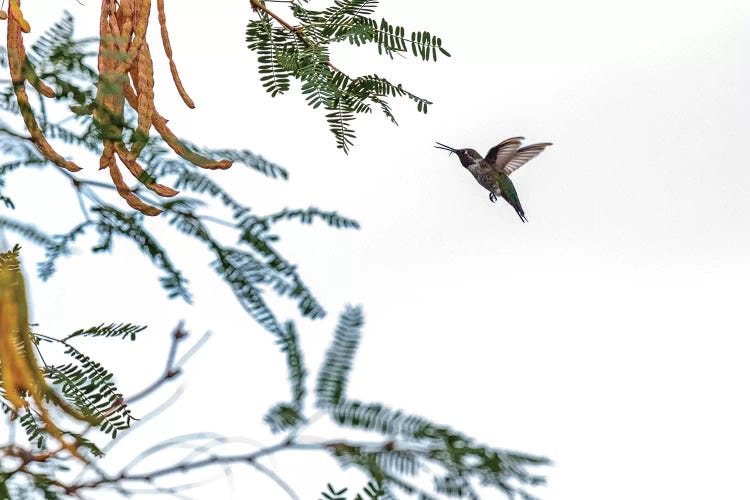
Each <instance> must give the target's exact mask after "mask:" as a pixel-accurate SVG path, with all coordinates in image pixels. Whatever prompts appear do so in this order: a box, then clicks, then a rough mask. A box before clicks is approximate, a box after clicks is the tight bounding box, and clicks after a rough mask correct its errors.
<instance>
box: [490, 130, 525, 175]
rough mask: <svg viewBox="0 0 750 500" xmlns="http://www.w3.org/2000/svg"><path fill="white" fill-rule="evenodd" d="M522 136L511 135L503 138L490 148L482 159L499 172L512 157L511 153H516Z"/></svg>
mask: <svg viewBox="0 0 750 500" xmlns="http://www.w3.org/2000/svg"><path fill="white" fill-rule="evenodd" d="M522 139H523V137H511V138H510V139H505V140H504V141H503V142H501V143H500V144H498V145H497V146H495V147H494V148H492V149H490V150H489V152H488V153H487V156H485V158H484V161H486V162H487V163H489V164H490V165H491V166H492V168H494V169H495V170H497V171H498V172H501V171H502V169H503V167H504V166H505V165H506V164H507V163H508V162H509V161H510V160H511V159H513V155H515V154H516V151H518V148H520V147H521V140H522Z"/></svg>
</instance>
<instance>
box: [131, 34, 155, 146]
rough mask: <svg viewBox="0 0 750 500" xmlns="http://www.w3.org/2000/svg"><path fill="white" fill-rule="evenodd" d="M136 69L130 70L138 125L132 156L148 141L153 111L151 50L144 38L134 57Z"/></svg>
mask: <svg viewBox="0 0 750 500" xmlns="http://www.w3.org/2000/svg"><path fill="white" fill-rule="evenodd" d="M135 66H136V71H135V72H131V78H133V83H134V84H135V88H136V89H137V91H138V104H137V108H136V112H137V113H138V126H137V128H136V129H135V133H134V134H133V145H132V146H131V153H132V155H133V158H138V155H139V154H140V153H141V151H142V150H143V148H144V146H145V145H146V143H147V142H148V134H149V131H150V130H151V118H152V116H153V112H154V68H153V66H152V63H151V52H150V51H149V49H148V43H147V42H146V41H145V40H144V42H143V43H142V44H141V49H140V51H139V52H138V57H137V58H136V64H135Z"/></svg>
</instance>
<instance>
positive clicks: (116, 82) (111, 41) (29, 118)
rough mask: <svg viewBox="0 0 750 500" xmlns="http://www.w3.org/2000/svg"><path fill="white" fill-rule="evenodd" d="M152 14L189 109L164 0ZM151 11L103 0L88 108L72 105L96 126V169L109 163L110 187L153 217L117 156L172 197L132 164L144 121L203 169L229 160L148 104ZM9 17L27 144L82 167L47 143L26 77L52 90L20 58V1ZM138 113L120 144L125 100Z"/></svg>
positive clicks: (143, 0)
mask: <svg viewBox="0 0 750 500" xmlns="http://www.w3.org/2000/svg"><path fill="white" fill-rule="evenodd" d="M156 5H157V11H158V19H159V25H160V31H161V38H162V42H163V45H164V51H165V52H166V54H167V58H168V59H169V68H170V71H171V73H172V79H173V80H174V83H175V86H176V87H177V91H178V92H179V94H180V96H181V97H182V99H183V101H184V102H185V104H187V106H188V107H190V108H194V107H195V105H194V104H193V101H192V99H191V98H190V96H188V94H187V92H186V91H185V89H184V87H183V86H182V82H181V81H180V77H179V74H178V72H177V67H176V66H175V63H174V60H173V59H172V47H171V44H170V42H169V34H168V32H167V25H166V16H165V13H164V0H157V1H156ZM150 14H151V0H102V5H101V16H100V20H99V36H100V40H99V57H98V71H99V81H98V82H97V92H96V101H95V102H94V103H93V106H90V107H85V108H83V107H79V108H76V109H73V111H74V112H76V113H93V117H94V121H95V123H96V124H97V127H98V130H99V131H100V135H101V139H102V143H103V146H104V148H103V152H102V155H101V158H100V159H99V168H100V169H109V174H110V177H111V178H112V182H113V183H114V185H115V187H116V188H117V192H118V193H119V194H120V196H122V198H124V199H125V201H126V202H127V203H128V205H130V206H131V207H133V208H134V209H136V210H138V211H140V212H142V213H144V214H146V215H157V214H159V213H161V210H160V209H158V208H156V207H154V206H152V205H149V204H147V203H146V202H144V201H143V200H141V199H140V198H139V197H138V196H137V195H136V194H135V193H134V192H133V191H131V190H130V188H129V187H128V185H127V183H126V182H125V180H124V178H123V176H122V173H121V171H120V167H119V166H118V161H117V160H118V159H119V161H120V163H121V164H122V165H124V166H125V168H126V169H127V170H128V171H129V172H130V173H131V174H132V175H133V176H134V177H135V178H136V179H137V180H138V181H139V182H141V183H142V184H143V185H144V186H145V187H146V188H148V189H150V190H151V191H153V192H154V193H156V194H158V195H159V196H174V195H176V194H177V191H175V190H174V189H172V188H170V187H167V186H164V185H162V184H159V183H157V182H155V180H154V179H153V178H152V177H151V176H150V175H148V173H147V172H146V171H145V170H144V169H143V167H142V166H141V165H140V164H139V163H138V156H139V155H140V153H141V151H142V150H143V148H144V147H145V145H146V143H147V141H148V137H149V132H150V130H151V127H153V128H155V129H156V131H157V132H158V133H159V135H161V137H162V138H163V139H164V141H165V142H166V143H167V144H168V145H169V147H170V148H172V150H173V151H174V152H175V153H177V154H178V155H179V156H181V157H182V158H184V159H185V160H187V161H189V162H191V163H193V164H194V165H197V166H199V167H202V168H208V169H226V168H229V167H230V166H232V162H231V161H229V160H220V161H215V160H212V159H210V158H206V157H205V156H202V155H200V154H198V153H196V152H195V151H191V150H190V149H188V148H187V147H185V145H184V144H183V143H182V142H181V141H180V140H179V139H178V138H177V136H176V135H175V134H174V133H173V132H172V131H171V130H170V129H169V127H168V126H167V120H166V118H164V117H163V116H162V115H160V114H159V113H158V112H157V111H156V108H155V107H154V72H153V61H152V59H151V52H150V50H149V46H148V42H147V41H146V32H147V30H148V22H149V17H150ZM3 16H5V17H7V19H8V59H9V66H10V74H11V80H12V82H13V88H14V91H15V94H16V99H17V100H18V104H19V108H20V110H21V115H22V116H23V120H24V123H25V124H26V128H27V129H28V131H29V133H30V135H31V137H30V140H31V141H32V142H33V143H34V145H35V146H36V147H37V149H38V150H39V151H40V152H41V153H42V155H43V156H44V157H45V158H47V159H48V160H50V161H51V162H53V163H55V164H56V165H57V166H59V167H61V168H64V169H66V170H68V171H70V172H76V171H78V170H80V169H81V167H79V166H78V165H76V164H75V163H74V162H72V161H68V160H66V159H65V158H63V157H62V156H61V155H60V154H59V153H57V152H56V151H55V150H54V149H53V148H52V146H50V144H49V142H48V141H47V139H46V138H45V137H44V134H43V132H42V129H41V128H40V127H39V124H38V123H37V121H36V118H35V116H34V112H33V110H32V108H31V105H30V104H29V98H28V95H27V94H26V85H25V84H26V83H29V84H30V85H31V86H32V87H33V88H34V89H36V91H37V92H39V93H40V94H42V95H43V96H45V97H54V96H55V92H54V90H53V89H52V88H50V87H49V86H47V85H46V84H45V83H44V82H43V81H42V80H41V79H40V78H39V76H38V75H37V74H36V73H35V72H34V69H33V68H32V67H31V65H30V64H29V63H28V61H27V59H26V53H25V50H24V45H23V38H22V32H23V33H28V32H29V29H30V28H29V24H28V22H26V20H25V19H24V18H23V13H22V12H21V8H20V0H10V7H9V9H8V12H7V14H6V13H5V12H4V11H0V18H5V17H3ZM126 102H127V104H128V105H129V106H130V107H131V108H133V110H135V112H136V113H137V116H138V122H137V126H136V129H135V131H134V132H133V134H132V137H131V138H130V144H127V143H126V142H125V139H124V136H123V128H124V127H125V125H126V124H125V119H124V111H125V103H126Z"/></svg>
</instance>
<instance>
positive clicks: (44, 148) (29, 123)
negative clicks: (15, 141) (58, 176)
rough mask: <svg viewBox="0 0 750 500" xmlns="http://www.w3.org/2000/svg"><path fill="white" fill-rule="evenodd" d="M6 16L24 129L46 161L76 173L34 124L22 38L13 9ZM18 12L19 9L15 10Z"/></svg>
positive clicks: (10, 64)
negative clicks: (26, 86)
mask: <svg viewBox="0 0 750 500" xmlns="http://www.w3.org/2000/svg"><path fill="white" fill-rule="evenodd" d="M9 11H10V12H9V15H8V44H7V47H8V67H9V69H10V78H11V81H12V82H13V92H14V93H15V95H16V100H17V101H18V108H19V111H20V113H21V116H22V117H23V121H24V124H25V125H26V129H27V130H28V131H29V134H31V138H30V140H31V142H32V143H33V144H34V146H36V148H37V149H38V150H39V152H40V153H41V154H42V156H44V157H45V158H46V159H48V160H49V161H51V162H52V163H54V164H55V165H57V166H58V167H60V168H64V169H65V170H68V171H70V172H78V171H79V170H81V167H79V166H78V165H76V164H75V163H74V162H72V161H68V160H66V159H65V158H63V157H62V156H61V155H60V154H59V153H58V152H57V151H55V150H54V149H53V148H52V146H51V145H50V144H49V142H47V139H45V137H44V134H43V133H42V130H41V129H40V128H39V124H38V123H37V122H36V117H34V111H33V110H32V108H31V104H29V96H28V94H26V88H25V85H24V76H23V67H24V63H25V60H24V59H22V58H21V56H22V54H25V52H24V51H23V38H22V37H21V26H20V24H19V22H18V19H17V18H16V14H15V13H14V10H13V9H9ZM17 11H18V12H20V10H19V9H17Z"/></svg>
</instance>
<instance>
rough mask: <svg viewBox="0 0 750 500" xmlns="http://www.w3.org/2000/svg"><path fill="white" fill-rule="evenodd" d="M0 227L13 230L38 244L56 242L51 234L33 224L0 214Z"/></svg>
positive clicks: (52, 243) (45, 244) (47, 244)
mask: <svg viewBox="0 0 750 500" xmlns="http://www.w3.org/2000/svg"><path fill="white" fill-rule="evenodd" d="M0 228H3V229H7V230H8V231H13V232H14V233H16V234H19V235H21V236H23V237H24V238H26V239H27V240H29V241H31V242H32V243H35V244H37V245H40V246H45V247H47V246H52V245H54V244H55V243H56V242H55V239H54V238H53V237H52V236H51V235H49V234H47V233H45V232H44V231H42V230H41V229H39V228H37V227H36V226H35V225H33V224H27V223H26V222H21V221H17V220H14V219H9V218H7V217H2V216H0Z"/></svg>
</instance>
